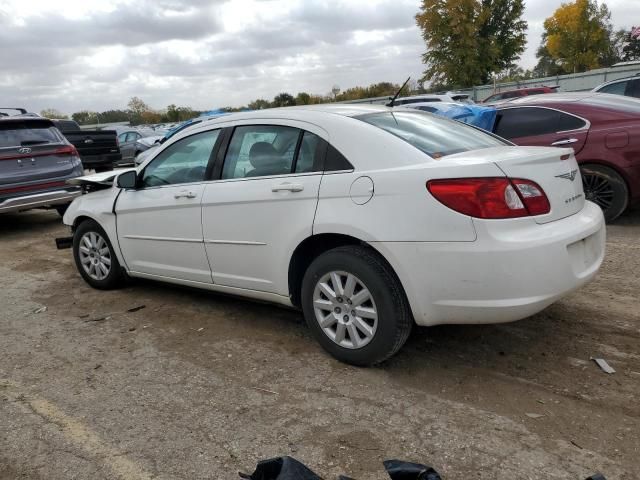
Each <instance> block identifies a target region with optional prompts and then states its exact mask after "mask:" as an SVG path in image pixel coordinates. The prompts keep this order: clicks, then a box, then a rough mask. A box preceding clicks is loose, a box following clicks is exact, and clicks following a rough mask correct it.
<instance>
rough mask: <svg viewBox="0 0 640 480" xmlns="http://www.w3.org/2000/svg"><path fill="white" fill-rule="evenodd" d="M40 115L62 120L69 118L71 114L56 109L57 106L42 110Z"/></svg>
mask: <svg viewBox="0 0 640 480" xmlns="http://www.w3.org/2000/svg"><path fill="white" fill-rule="evenodd" d="M40 116H42V117H45V118H58V119H61V120H67V119H68V118H69V115H67V114H65V113H62V112H61V111H60V110H56V109H55V108H45V109H44V110H42V111H41V112H40Z"/></svg>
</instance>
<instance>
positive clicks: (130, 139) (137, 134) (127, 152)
mask: <svg viewBox="0 0 640 480" xmlns="http://www.w3.org/2000/svg"><path fill="white" fill-rule="evenodd" d="M163 134H164V133H163V132H158V131H156V130H152V129H150V128H141V129H139V130H136V129H130V130H126V131H124V132H122V133H120V134H119V135H118V143H119V145H120V152H121V153H122V161H121V162H119V164H120V165H133V163H134V159H135V158H136V156H137V155H138V154H139V153H140V152H141V151H143V150H142V149H138V148H137V146H136V142H138V140H140V139H141V138H146V137H155V139H158V138H162V135H163ZM155 139H154V140H155Z"/></svg>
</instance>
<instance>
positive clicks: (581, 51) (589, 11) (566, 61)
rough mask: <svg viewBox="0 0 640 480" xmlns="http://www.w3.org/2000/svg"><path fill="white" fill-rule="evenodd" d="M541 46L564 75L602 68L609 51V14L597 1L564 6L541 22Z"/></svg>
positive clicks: (610, 27) (582, 1)
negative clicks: (542, 31) (542, 28)
mask: <svg viewBox="0 0 640 480" xmlns="http://www.w3.org/2000/svg"><path fill="white" fill-rule="evenodd" d="M544 29H545V32H544V34H543V37H542V38H543V46H544V48H546V52H547V53H548V54H549V56H550V57H551V58H552V59H553V60H554V61H555V62H556V63H557V64H558V65H559V66H560V67H562V70H564V71H565V72H584V71H586V70H590V69H592V68H598V67H600V66H602V60H603V59H604V58H608V56H610V51H611V33H612V26H611V13H610V12H609V9H608V8H607V6H606V4H604V3H603V4H602V5H598V2H597V1H596V0H575V1H574V2H570V3H563V4H562V5H561V6H560V8H558V9H557V10H556V11H555V12H554V14H553V15H552V16H551V17H549V18H547V19H546V20H545V22H544Z"/></svg>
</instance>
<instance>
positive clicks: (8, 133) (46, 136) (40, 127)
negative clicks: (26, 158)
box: [0, 121, 61, 148]
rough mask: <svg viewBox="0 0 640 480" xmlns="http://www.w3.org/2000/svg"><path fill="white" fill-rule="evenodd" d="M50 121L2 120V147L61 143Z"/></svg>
mask: <svg viewBox="0 0 640 480" xmlns="http://www.w3.org/2000/svg"><path fill="white" fill-rule="evenodd" d="M60 142H61V139H60V137H59V135H58V133H57V130H56V128H55V127H53V126H52V125H51V123H50V122H12V121H10V122H4V121H3V122H0V148H7V147H28V146H31V145H47V144H51V143H60Z"/></svg>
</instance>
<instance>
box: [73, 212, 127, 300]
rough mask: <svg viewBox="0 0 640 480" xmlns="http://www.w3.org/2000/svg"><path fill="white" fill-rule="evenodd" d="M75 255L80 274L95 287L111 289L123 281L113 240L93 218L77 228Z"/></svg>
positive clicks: (74, 242)
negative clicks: (112, 243)
mask: <svg viewBox="0 0 640 480" xmlns="http://www.w3.org/2000/svg"><path fill="white" fill-rule="evenodd" d="M73 257H74V259H75V262H76V267H77V268H78V271H79V272H80V275H82V278H84V280H85V281H86V282H87V283H88V284H89V285H91V286H92V287H93V288H97V289H100V290H110V289H113V288H116V287H118V286H119V285H120V284H121V283H122V280H123V273H122V270H121V268H120V263H119V262H118V258H117V257H116V255H115V253H114V251H113V247H112V246H111V242H109V238H108V237H107V234H106V233H105V231H104V230H103V229H102V228H101V227H100V225H98V224H97V223H96V222H94V221H93V220H86V221H84V222H82V223H81V224H80V225H79V226H78V228H77V229H76V231H75V233H74V235H73Z"/></svg>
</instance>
